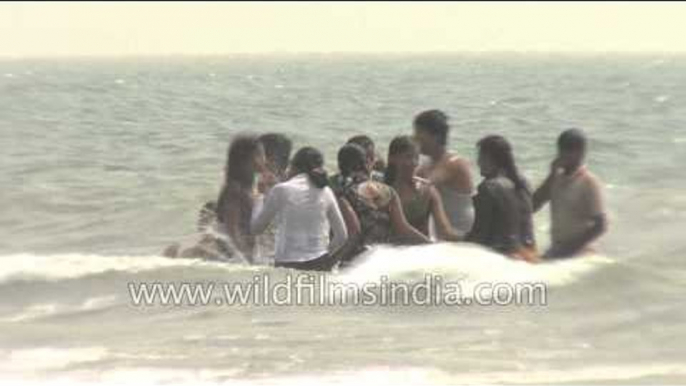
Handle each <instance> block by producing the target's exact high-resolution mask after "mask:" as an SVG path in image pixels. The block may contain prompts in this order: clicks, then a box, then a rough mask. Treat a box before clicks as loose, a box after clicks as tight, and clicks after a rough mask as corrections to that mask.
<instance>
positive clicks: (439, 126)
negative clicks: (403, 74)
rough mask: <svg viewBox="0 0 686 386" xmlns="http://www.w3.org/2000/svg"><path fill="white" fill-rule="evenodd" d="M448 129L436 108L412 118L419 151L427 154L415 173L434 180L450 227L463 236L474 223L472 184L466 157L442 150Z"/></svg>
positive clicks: (440, 112) (444, 118) (446, 118)
mask: <svg viewBox="0 0 686 386" xmlns="http://www.w3.org/2000/svg"><path fill="white" fill-rule="evenodd" d="M449 130H450V126H449V125H448V116H447V115H446V114H445V113H443V112H442V111H440V110H428V111H424V112H422V113H420V114H419V115H417V116H416V117H415V119H414V135H415V139H416V140H417V142H418V143H419V147H420V151H421V153H422V154H423V155H426V156H428V157H429V163H428V164H426V165H421V166H420V167H419V169H418V170H417V175H418V176H419V177H423V178H426V179H428V180H430V181H431V182H433V183H434V185H435V186H436V189H437V190H438V192H439V193H440V195H441V198H442V200H443V206H444V208H445V212H446V214H447V215H448V219H449V220H450V223H451V224H452V226H453V228H455V230H456V231H458V232H459V233H461V234H463V235H466V234H467V233H469V231H470V230H471V229H472V224H473V223H474V204H473V202H472V194H473V192H474V184H473V182H472V176H471V172H470V170H469V163H468V162H467V160H465V159H463V158H461V157H458V156H457V155H454V154H451V153H449V152H448V151H447V150H446V145H447V141H448V132H449Z"/></svg>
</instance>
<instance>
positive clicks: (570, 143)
mask: <svg viewBox="0 0 686 386" xmlns="http://www.w3.org/2000/svg"><path fill="white" fill-rule="evenodd" d="M557 148H558V149H559V150H571V151H574V150H586V134H585V133H584V132H583V130H581V129H568V130H565V131H563V132H562V134H560V136H559V137H558V138H557Z"/></svg>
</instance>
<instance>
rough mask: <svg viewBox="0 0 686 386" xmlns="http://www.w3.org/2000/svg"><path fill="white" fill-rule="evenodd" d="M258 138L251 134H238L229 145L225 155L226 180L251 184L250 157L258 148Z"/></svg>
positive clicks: (251, 157)
mask: <svg viewBox="0 0 686 386" xmlns="http://www.w3.org/2000/svg"><path fill="white" fill-rule="evenodd" d="M260 146H261V143H260V141H259V139H258V138H257V137H255V136H253V135H238V136H236V137H235V138H234V140H233V141H232V142H231V144H230V145H229V150H228V153H227V157H226V182H229V181H235V182H238V183H239V184H240V185H243V186H252V184H253V182H254V178H255V170H253V164H252V162H250V161H252V159H253V158H254V157H255V153H256V152H257V151H258V149H259V148H260Z"/></svg>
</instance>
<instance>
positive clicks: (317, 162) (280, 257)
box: [250, 147, 348, 271]
mask: <svg viewBox="0 0 686 386" xmlns="http://www.w3.org/2000/svg"><path fill="white" fill-rule="evenodd" d="M323 165H324V157H323V156H322V153H321V152H320V151H319V150H317V149H315V148H312V147H304V148H302V149H300V150H299V151H298V152H297V153H296V154H295V156H294V157H293V160H292V161H291V166H290V171H289V177H290V178H289V179H288V180H287V181H285V182H282V183H279V184H277V185H275V186H274V187H273V188H272V189H271V190H270V191H269V192H268V193H267V195H266V199H264V198H263V199H258V200H257V203H256V207H255V210H254V211H253V216H252V221H251V223H250V229H251V232H252V233H253V234H259V233H261V232H263V231H264V230H265V229H266V228H267V227H268V226H269V224H270V223H271V222H272V221H274V220H275V219H276V221H277V226H276V228H277V233H276V256H275V265H276V266H277V267H286V268H295V269H303V270H315V271H328V270H331V268H333V266H334V265H335V264H336V262H337V261H336V258H335V257H334V255H333V254H331V252H334V251H336V250H337V249H338V248H340V247H341V246H343V245H344V244H345V241H346V239H347V237H348V232H347V229H346V227H345V222H344V220H343V216H342V215H341V211H340V209H339V208H338V203H337V201H336V197H335V196H334V194H333V192H332V191H331V189H330V188H329V187H328V177H327V175H326V172H325V171H324V169H323ZM263 200H264V203H263V202H262V201H263ZM330 234H333V237H332V238H330V236H329V235H330Z"/></svg>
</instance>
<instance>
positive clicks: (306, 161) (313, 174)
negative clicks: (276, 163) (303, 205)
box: [290, 146, 329, 189]
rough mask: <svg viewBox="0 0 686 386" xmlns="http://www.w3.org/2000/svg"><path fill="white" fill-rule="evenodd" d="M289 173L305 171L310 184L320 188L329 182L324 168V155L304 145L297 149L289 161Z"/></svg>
mask: <svg viewBox="0 0 686 386" xmlns="http://www.w3.org/2000/svg"><path fill="white" fill-rule="evenodd" d="M290 170H291V174H293V175H295V174H300V173H305V174H307V176H308V177H309V179H310V181H311V182H312V184H314V185H315V186H316V187H318V188H320V189H322V188H324V187H326V186H327V185H328V184H329V177H328V176H327V174H326V171H325V170H324V156H323V155H322V152H320V151H319V150H317V149H315V148H313V147H310V146H305V147H303V148H301V149H300V150H298V152H297V153H295V156H293V161H291V168H290Z"/></svg>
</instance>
